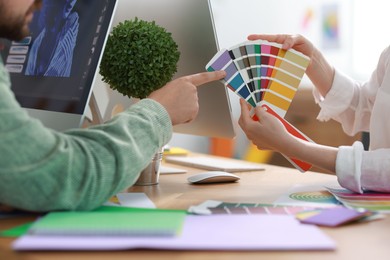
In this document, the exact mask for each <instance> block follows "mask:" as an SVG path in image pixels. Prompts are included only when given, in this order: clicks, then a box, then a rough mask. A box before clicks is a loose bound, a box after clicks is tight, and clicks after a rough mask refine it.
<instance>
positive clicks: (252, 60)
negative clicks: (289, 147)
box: [206, 40, 312, 172]
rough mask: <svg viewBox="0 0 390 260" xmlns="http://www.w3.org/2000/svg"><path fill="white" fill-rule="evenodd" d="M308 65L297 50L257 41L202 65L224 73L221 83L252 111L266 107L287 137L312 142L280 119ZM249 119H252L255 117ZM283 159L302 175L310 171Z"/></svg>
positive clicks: (304, 56)
mask: <svg viewBox="0 0 390 260" xmlns="http://www.w3.org/2000/svg"><path fill="white" fill-rule="evenodd" d="M309 62H310V59H309V57H307V56H306V55H304V54H302V53H300V52H298V51H295V50H292V49H290V50H284V49H282V45H281V44H278V43H273V42H268V41H263V40H258V41H247V42H243V43H241V44H238V45H236V46H233V47H231V48H230V49H223V50H221V51H219V52H218V53H217V54H216V55H215V56H214V57H213V58H212V59H211V60H210V62H209V63H208V64H207V65H206V70H207V71H217V70H224V71H226V77H225V78H224V79H223V80H222V82H223V83H224V85H225V86H226V87H227V88H229V89H230V90H231V91H233V92H234V93H236V94H237V95H238V96H240V97H241V98H243V99H245V100H246V101H247V102H248V103H249V104H250V105H251V106H252V107H253V108H254V107H256V106H263V107H266V108H267V111H268V112H270V113H271V114H273V115H275V116H277V117H278V119H279V120H281V121H282V122H283V124H284V125H285V127H286V129H287V130H288V131H289V132H290V133H291V134H293V135H295V136H297V137H299V138H301V139H303V140H305V141H309V142H312V140H310V139H309V138H308V137H307V136H305V135H304V134H302V133H301V132H300V131H299V130H297V129H296V128H295V127H293V126H292V125H291V124H289V123H288V122H287V121H286V120H284V116H285V115H286V113H287V110H288V108H289V107H290V104H291V101H292V99H293V98H294V96H295V93H296V91H297V89H298V87H299V84H300V82H301V80H302V77H303V75H304V73H305V70H306V68H307V66H308V65H309ZM252 115H254V113H253V111H252ZM253 118H254V119H255V120H256V116H255V115H254V116H253ZM286 158H287V157H286ZM287 159H288V160H289V161H290V162H291V163H292V164H293V165H294V166H295V167H296V168H297V169H299V170H300V171H302V172H304V171H307V170H309V169H310V168H311V165H310V164H307V163H305V162H302V161H299V160H296V159H292V158H287Z"/></svg>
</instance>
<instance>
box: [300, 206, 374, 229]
mask: <svg viewBox="0 0 390 260" xmlns="http://www.w3.org/2000/svg"><path fill="white" fill-rule="evenodd" d="M369 215H371V212H370V211H367V210H354V209H348V208H345V207H336V208H330V209H324V210H322V211H320V212H318V214H315V215H313V216H309V217H307V218H304V219H301V222H302V223H305V224H314V225H319V226H327V227H337V226H341V225H343V224H347V223H351V222H354V221H357V220H359V219H362V218H364V217H367V216H369Z"/></svg>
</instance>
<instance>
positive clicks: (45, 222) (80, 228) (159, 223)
mask: <svg viewBox="0 0 390 260" xmlns="http://www.w3.org/2000/svg"><path fill="white" fill-rule="evenodd" d="M185 216H186V212H185V211H182V210H160V209H138V208H132V209H129V208H127V209H124V210H123V209H120V208H118V209H114V208H109V210H107V208H104V207H102V208H100V209H99V210H96V211H91V212H74V211H73V212H51V213H49V214H47V215H45V216H44V217H42V218H41V219H39V220H38V221H36V222H35V223H34V224H33V225H32V226H31V228H30V229H29V231H28V233H29V234H33V235H60V236H63V235H70V236H175V235H178V234H179V233H180V231H181V228H182V226H183V222H184V218H185Z"/></svg>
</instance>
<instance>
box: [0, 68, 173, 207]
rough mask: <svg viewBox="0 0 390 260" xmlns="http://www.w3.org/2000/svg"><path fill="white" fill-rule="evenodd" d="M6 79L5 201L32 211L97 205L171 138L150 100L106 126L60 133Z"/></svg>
mask: <svg viewBox="0 0 390 260" xmlns="http://www.w3.org/2000/svg"><path fill="white" fill-rule="evenodd" d="M2 76H4V75H2ZM8 83H9V82H8V81H7V80H4V77H3V78H2V79H0V118H1V124H0V140H1V141H0V154H1V158H0V165H1V167H0V204H5V205H9V206H12V207H15V208H20V209H25V210H32V211H51V210H90V209H93V208H96V207H98V206H100V205H101V204H102V203H104V202H105V201H107V200H108V199H109V198H110V197H111V196H112V195H114V194H116V193H118V192H120V191H121V190H123V189H125V188H127V187H129V186H131V185H133V184H134V182H135V181H136V180H137V178H138V175H139V173H140V172H141V171H142V169H144V168H145V167H146V165H147V164H148V163H149V162H150V160H151V158H152V157H153V154H154V153H155V152H156V151H157V150H158V149H159V148H160V147H162V146H163V145H165V144H166V143H167V142H168V141H169V140H170V138H171V135H172V124H171V121H170V118H169V115H168V113H167V112H166V110H165V109H164V108H163V107H162V106H161V105H160V104H159V103H157V102H155V101H153V100H151V99H144V100H141V101H140V102H138V103H137V104H134V105H133V106H131V107H130V108H129V109H128V110H126V111H124V112H122V113H121V114H119V115H117V116H116V117H114V118H113V119H112V120H110V121H108V122H107V123H105V124H102V125H98V126H94V127H91V128H88V129H74V130H70V131H67V132H64V133H60V132H55V131H52V130H51V129H48V128H46V127H44V126H43V125H42V124H41V123H40V122H39V121H38V120H35V119H33V118H31V117H29V116H28V115H27V113H26V112H25V111H24V110H23V109H22V108H21V107H20V106H19V104H18V103H17V102H16V100H15V98H14V96H13V95H12V92H11V91H10V90H9V88H8V89H7V87H6V85H7V84H8Z"/></svg>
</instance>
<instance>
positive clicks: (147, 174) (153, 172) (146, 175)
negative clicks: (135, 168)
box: [134, 150, 163, 186]
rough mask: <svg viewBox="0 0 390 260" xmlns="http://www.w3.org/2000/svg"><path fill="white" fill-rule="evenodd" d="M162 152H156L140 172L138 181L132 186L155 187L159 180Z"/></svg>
mask: <svg viewBox="0 0 390 260" xmlns="http://www.w3.org/2000/svg"><path fill="white" fill-rule="evenodd" d="M162 156H163V150H161V151H158V152H157V153H156V154H155V155H154V156H153V158H152V161H151V162H150V163H149V165H148V166H147V167H146V168H145V169H143V170H142V172H141V174H140V176H139V177H138V180H137V181H136V182H135V184H134V185H137V186H148V185H157V184H158V182H159V178H160V165H161V161H162Z"/></svg>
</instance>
